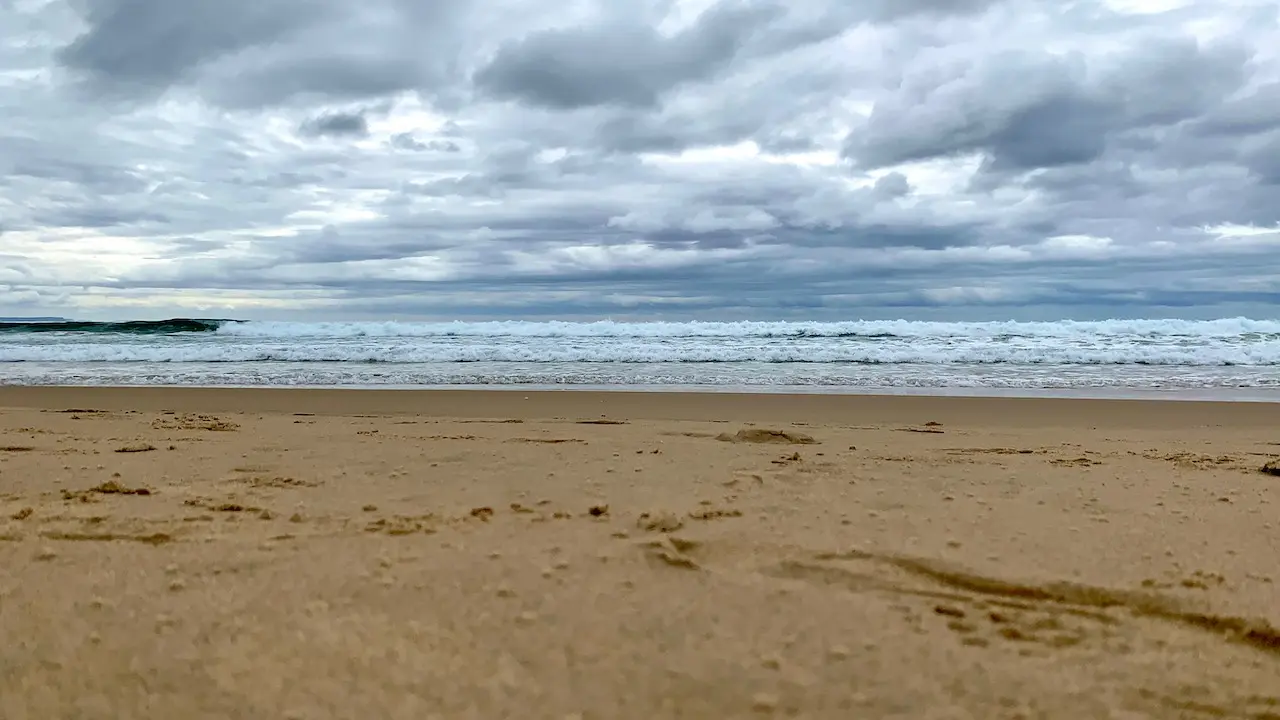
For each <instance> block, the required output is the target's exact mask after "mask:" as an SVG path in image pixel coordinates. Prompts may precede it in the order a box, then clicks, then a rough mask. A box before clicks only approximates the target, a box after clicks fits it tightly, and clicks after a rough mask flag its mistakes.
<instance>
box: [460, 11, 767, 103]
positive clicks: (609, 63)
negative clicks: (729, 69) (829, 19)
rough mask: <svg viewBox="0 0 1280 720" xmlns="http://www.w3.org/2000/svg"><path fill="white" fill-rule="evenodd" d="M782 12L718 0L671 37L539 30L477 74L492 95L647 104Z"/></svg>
mask: <svg viewBox="0 0 1280 720" xmlns="http://www.w3.org/2000/svg"><path fill="white" fill-rule="evenodd" d="M780 12H781V11H780V10H779V9H778V8H777V7H776V6H765V5H760V4H757V5H754V6H744V7H739V6H737V5H734V4H730V3H721V4H719V5H717V6H715V7H714V8H713V9H712V10H710V11H708V12H706V13H704V14H703V15H702V17H700V18H699V20H698V22H697V23H696V24H695V25H694V27H692V28H690V29H688V30H685V31H684V32H681V33H680V34H678V35H676V36H674V37H671V38H665V37H663V36H662V35H660V34H659V33H658V31H657V30H656V29H655V28H652V27H637V26H632V25H602V26H597V27H589V28H575V29H571V30H564V29H555V30H545V31H542V32H539V33H536V34H534V35H531V36H529V37H526V38H523V39H521V40H518V41H515V42H512V43H510V44H507V45H505V46H504V47H502V49H501V50H499V51H498V54H497V56H496V57H495V58H494V59H493V61H492V62H491V63H490V64H488V65H487V66H485V67H484V68H481V69H480V71H479V72H478V73H477V74H476V77H475V81H476V84H477V85H478V86H479V87H480V88H481V89H483V90H486V91H488V92H489V93H491V94H492V95H494V96H496V97H500V98H511V99H520V100H524V101H527V102H529V103H531V104H533V105H542V106H546V107H550V108H556V109H573V108H581V107H588V106H594V105H621V106H627V107H650V106H653V105H655V104H657V102H658V99H659V98H660V97H661V96H662V94H663V93H665V92H666V91H668V90H670V89H672V88H674V87H676V86H677V85H680V84H682V83H685V82H690V81H694V80H702V79H707V78H709V77H711V76H713V75H714V74H716V73H717V72H719V71H720V70H722V69H724V67H725V66H726V65H728V64H729V63H730V62H731V61H732V60H733V59H734V57H735V56H736V55H737V54H739V53H740V52H742V50H743V45H744V43H745V42H746V40H747V38H748V37H749V36H750V34H751V33H752V32H755V31H758V30H760V29H761V26H762V25H764V24H765V23H767V22H768V21H769V20H771V19H773V18H776V17H777V16H778V15H779V14H780Z"/></svg>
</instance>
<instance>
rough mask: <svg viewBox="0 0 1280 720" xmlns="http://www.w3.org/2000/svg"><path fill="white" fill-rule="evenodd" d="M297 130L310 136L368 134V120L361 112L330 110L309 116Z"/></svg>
mask: <svg viewBox="0 0 1280 720" xmlns="http://www.w3.org/2000/svg"><path fill="white" fill-rule="evenodd" d="M298 129H299V131H301V132H302V134H304V135H310V136H312V137H357V138H362V137H365V136H367V135H368V134H369V121H368V119H366V118H365V116H364V113H363V112H330V113H324V114H321V115H318V116H316V117H314V118H310V119H308V120H306V121H304V122H303V123H302V125H300V126H299V128H298Z"/></svg>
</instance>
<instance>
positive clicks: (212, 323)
mask: <svg viewBox="0 0 1280 720" xmlns="http://www.w3.org/2000/svg"><path fill="white" fill-rule="evenodd" d="M227 322H234V321H229V320H199V319H194V318H172V319H170V320H129V321H125V322H87V321H79V320H57V321H32V322H0V333H6V334H10V333H11V334H22V333H102V334H117V335H169V334H172V333H200V332H215V331H217V330H218V328H219V327H221V326H222V325H223V324H224V323H227Z"/></svg>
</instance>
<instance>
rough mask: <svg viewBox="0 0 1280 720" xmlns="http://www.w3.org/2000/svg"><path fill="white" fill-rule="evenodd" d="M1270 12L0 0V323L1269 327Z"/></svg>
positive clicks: (383, 0)
mask: <svg viewBox="0 0 1280 720" xmlns="http://www.w3.org/2000/svg"><path fill="white" fill-rule="evenodd" d="M1278 17H1280V13H1278V11H1277V9H1276V7H1275V5H1274V3H1269V2H1265V1H1264V0H1257V1H1256V2H1254V1H1253V0H1230V1H1221V0H1217V1H1213V2H1211V1H1210V0H1184V1H1183V2H1180V3H1176V4H1172V3H1157V2H1155V1H1154V0H1124V1H1123V2H1121V0H1105V1H1104V0H1080V1H1079V2H1072V3H1061V4H1053V3H1036V2H1030V0H956V1H952V2H946V1H944V0H932V1H929V0H913V1H901V0H899V1H895V2H889V1H888V0H884V1H883V2H867V3H848V2H836V1H835V0H792V1H791V2H781V1H780V0H626V1H625V2H621V1H610V2H606V0H584V1H583V2H579V3H571V4H565V5H563V6H558V7H557V8H556V9H549V8H548V6H547V5H546V4H545V3H539V2H535V0H501V2H494V3H470V2H462V1H461V0H442V1H441V2H436V3H420V2H415V1H413V0H368V1H367V2H364V3H343V2H337V1H336V0H277V1H276V2H270V3H260V2H249V0H220V1H219V2H217V3H214V2H211V0H189V1H188V2H184V3H173V2H165V1H164V0H95V1H94V2H91V3H90V2H81V1H79V0H23V2H0V27H5V28H6V29H12V30H10V35H11V37H15V38H18V40H19V41H18V42H10V43H3V44H0V113H2V114H3V117H4V118H5V124H4V127H3V128H0V229H2V234H0V283H4V288H0V290H3V291H0V314H4V315H11V314H20V312H21V313H27V314H49V315H70V316H80V317H123V316H151V315H170V314H174V313H179V312H181V313H196V314H211V315H220V316H225V315H236V316H247V317H287V318H300V319H306V318H325V319H331V318H335V317H351V318H360V317H368V318H376V317H386V316H396V317H453V316H466V317H484V316H494V317H511V316H529V317H584V318H585V317H599V316H614V317H664V318H680V317H703V318H720V317H723V318H743V317H746V318H752V317H758V318H765V317H823V318H850V317H899V316H911V317H917V316H919V317H926V316H927V317H940V318H988V317H989V318H999V317H1015V316H1016V317H1058V316H1079V317H1083V316H1090V317H1093V316H1100V315H1102V316H1105V315H1110V314H1118V315H1147V314H1157V315H1158V314H1183V315H1186V314H1197V313H1198V314H1200V315H1205V316H1214V315H1220V314H1224V313H1227V314H1238V313H1243V314H1254V315H1274V303H1275V299H1276V294H1277V293H1280V287H1278V286H1277V285H1276V280H1275V278H1277V277H1280V234H1277V233H1276V232H1275V231H1274V229H1275V228H1276V227H1277V222H1280V214H1278V213H1280V211H1277V208H1280V51H1277V48H1280V22H1278Z"/></svg>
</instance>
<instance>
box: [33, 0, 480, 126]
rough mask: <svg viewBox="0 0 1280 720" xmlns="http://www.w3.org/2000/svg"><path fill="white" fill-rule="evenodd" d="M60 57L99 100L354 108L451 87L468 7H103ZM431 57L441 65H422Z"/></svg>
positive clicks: (85, 9) (236, 2) (378, 1)
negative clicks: (162, 97)
mask: <svg viewBox="0 0 1280 720" xmlns="http://www.w3.org/2000/svg"><path fill="white" fill-rule="evenodd" d="M77 7H78V8H81V11H82V15H83V19H84V22H85V23H86V25H87V29H86V30H85V31H84V32H83V33H82V34H81V35H79V36H78V37H76V38H74V39H73V40H71V41H70V42H68V43H67V44H66V45H65V46H64V47H62V48H61V50H60V51H59V52H58V53H57V56H56V59H57V61H58V62H59V63H60V64H61V66H62V67H63V68H65V69H67V70H69V71H71V72H73V73H76V74H77V75H78V76H80V77H81V78H82V79H83V80H84V81H85V82H84V87H86V88H87V89H89V90H91V91H93V92H95V93H99V94H102V93H106V94H108V95H112V96H117V97H124V98H132V99H144V100H145V99H149V98H153V97H155V96H157V95H159V94H162V93H165V92H167V91H169V90H171V89H173V88H185V89H190V90H194V91H195V92H197V93H198V94H200V95H201V96H203V97H204V98H206V99H207V100H210V101H212V102H215V103H217V104H220V105H224V106H227V107H234V108H252V107H265V106H277V105H286V104H290V103H296V102H299V101H303V102H305V101H307V100H314V99H317V98H322V99H327V100H335V99H336V100H355V99H364V98H370V97H379V96H382V95H386V94H389V93H394V92H398V91H404V90H424V91H426V90H429V89H430V87H431V86H433V85H435V84H439V83H442V82H444V81H445V80H446V79H447V75H448V72H449V63H450V62H451V61H452V57H453V52H454V50H452V49H451V47H452V46H454V45H456V44H457V42H458V40H457V39H454V40H453V41H452V42H450V40H449V38H450V35H449V33H450V31H452V30H454V29H455V26H456V25H457V23H458V22H459V18H460V17H461V16H462V14H463V9H464V8H465V7H466V4H465V3H461V2H459V1H458V0H440V1H439V2H433V3H419V2H416V1H414V0H375V1H374V2H373V3H371V4H370V5H357V4H351V3H336V2H332V1H331V0H280V1H278V2H277V1H273V2H270V3H260V2H254V0H231V1H230V2H222V1H221V0H191V2H183V3H171V2H166V1H165V0H102V1H101V2H98V1H97V0H95V1H94V2H92V3H84V4H78V5H77ZM424 47H430V48H431V50H432V51H434V52H432V53H424Z"/></svg>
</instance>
